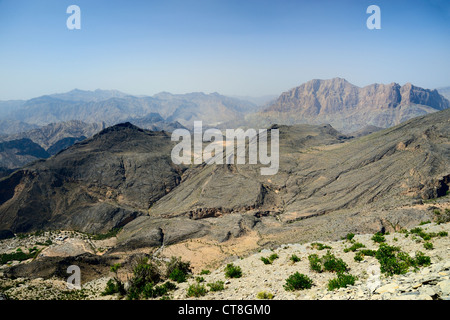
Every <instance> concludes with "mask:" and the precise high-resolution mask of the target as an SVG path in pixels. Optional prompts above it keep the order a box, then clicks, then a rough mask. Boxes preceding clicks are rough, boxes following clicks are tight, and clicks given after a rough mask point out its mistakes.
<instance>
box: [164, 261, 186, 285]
mask: <svg viewBox="0 0 450 320" xmlns="http://www.w3.org/2000/svg"><path fill="white" fill-rule="evenodd" d="M190 273H192V270H191V264H190V262H183V261H181V257H171V259H170V261H169V262H168V263H167V265H166V277H167V278H169V279H170V280H173V281H175V282H178V283H182V282H185V281H186V279H187V277H188V275H189V274H190Z"/></svg>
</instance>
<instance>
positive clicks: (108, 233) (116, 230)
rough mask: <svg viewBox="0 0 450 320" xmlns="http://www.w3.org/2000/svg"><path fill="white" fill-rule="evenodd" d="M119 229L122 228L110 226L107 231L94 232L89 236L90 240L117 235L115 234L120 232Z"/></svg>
mask: <svg viewBox="0 0 450 320" xmlns="http://www.w3.org/2000/svg"><path fill="white" fill-rule="evenodd" d="M120 230H122V228H112V229H111V230H109V231H108V232H107V233H102V234H94V235H91V236H90V238H91V239H92V240H105V239H109V238H113V237H115V236H117V234H118V233H119V232H120Z"/></svg>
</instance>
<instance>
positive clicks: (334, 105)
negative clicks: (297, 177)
mask: <svg viewBox="0 0 450 320" xmlns="http://www.w3.org/2000/svg"><path fill="white" fill-rule="evenodd" d="M449 107H450V102H449V101H448V100H447V99H445V98H444V97H443V96H441V95H440V94H439V92H438V91H437V90H429V89H423V88H419V87H416V86H414V85H412V84H411V83H407V84H405V85H403V86H400V85H399V84H397V83H391V84H386V85H385V84H372V85H368V86H365V87H362V88H360V87H357V86H355V85H353V84H351V83H349V82H348V81H346V80H345V79H341V78H333V79H328V80H318V79H315V80H311V81H308V82H306V83H304V84H302V85H301V86H299V87H296V88H293V89H291V90H289V91H286V92H284V93H282V94H281V95H280V97H279V98H278V99H277V100H276V101H275V103H273V104H272V105H270V106H269V107H268V108H266V109H264V110H262V111H260V112H258V113H256V114H251V115H249V116H248V117H247V118H248V120H250V121H253V122H256V123H259V124H263V125H268V124H272V123H278V124H288V125H291V124H299V123H309V124H322V123H328V124H331V125H332V126H333V127H334V128H335V129H337V130H339V131H341V132H344V133H350V132H353V131H357V130H360V129H362V128H364V127H366V126H368V125H372V126H377V127H381V128H389V127H392V126H394V125H397V124H400V123H401V122H403V121H406V120H408V119H411V118H414V117H417V116H420V115H425V114H428V113H432V112H436V111H440V110H444V109H447V108H449Z"/></svg>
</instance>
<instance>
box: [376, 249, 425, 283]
mask: <svg viewBox="0 0 450 320" xmlns="http://www.w3.org/2000/svg"><path fill="white" fill-rule="evenodd" d="M375 257H376V258H377V260H378V262H379V263H380V270H381V272H382V273H385V274H386V275H388V276H392V275H394V274H404V273H406V272H408V270H409V268H410V267H414V268H417V267H421V266H426V265H429V264H430V263H431V260H430V258H429V257H427V256H425V255H424V254H423V253H422V252H420V251H419V252H417V253H416V256H415V258H411V257H410V256H409V255H408V254H407V253H406V252H403V251H401V250H400V248H399V247H394V246H389V245H387V244H382V245H380V248H379V249H378V250H377V253H376V254H375Z"/></svg>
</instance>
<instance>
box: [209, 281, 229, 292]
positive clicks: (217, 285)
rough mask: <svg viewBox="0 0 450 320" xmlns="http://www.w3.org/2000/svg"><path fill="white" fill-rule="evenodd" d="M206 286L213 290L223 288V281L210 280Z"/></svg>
mask: <svg viewBox="0 0 450 320" xmlns="http://www.w3.org/2000/svg"><path fill="white" fill-rule="evenodd" d="M207 286H208V287H209V290H210V291H213V292H215V291H222V290H225V286H224V282H223V281H216V282H211V283H208V284H207Z"/></svg>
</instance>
